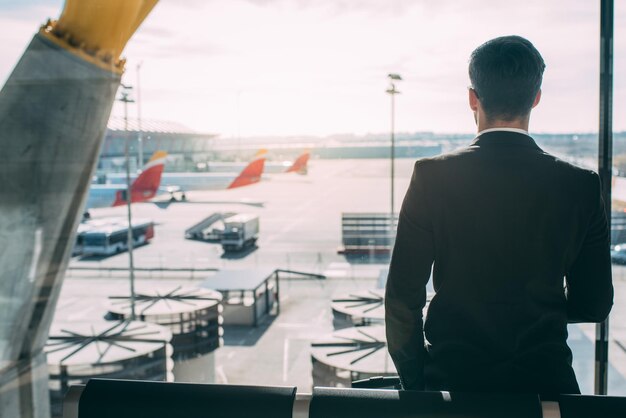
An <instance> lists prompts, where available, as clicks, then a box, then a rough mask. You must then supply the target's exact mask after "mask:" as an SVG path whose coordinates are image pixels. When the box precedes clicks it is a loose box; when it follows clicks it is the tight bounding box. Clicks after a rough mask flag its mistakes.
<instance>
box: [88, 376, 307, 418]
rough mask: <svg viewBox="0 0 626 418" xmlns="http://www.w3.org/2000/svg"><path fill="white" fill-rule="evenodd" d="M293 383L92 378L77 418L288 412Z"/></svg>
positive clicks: (245, 416)
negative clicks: (225, 382) (226, 383)
mask: <svg viewBox="0 0 626 418" xmlns="http://www.w3.org/2000/svg"><path fill="white" fill-rule="evenodd" d="M295 395H296V388H295V387H265V386H234V385H205V384H195V383H194V384H188V383H166V382H145V381H130V380H108V379H92V380H90V381H89V382H88V383H87V386H86V387H85V390H84V391H83V394H82V396H81V398H80V402H79V404H78V411H79V417H80V418H105V417H106V418H170V417H184V418H207V417H210V418H249V417H255V418H257V417H258V418H266V417H267V418H291V416H292V413H293V402H294V399H295Z"/></svg>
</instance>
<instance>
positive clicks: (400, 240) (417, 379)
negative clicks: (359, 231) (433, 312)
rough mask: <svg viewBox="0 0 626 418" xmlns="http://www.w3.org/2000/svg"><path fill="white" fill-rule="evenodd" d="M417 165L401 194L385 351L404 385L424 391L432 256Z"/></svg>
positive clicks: (389, 284)
mask: <svg viewBox="0 0 626 418" xmlns="http://www.w3.org/2000/svg"><path fill="white" fill-rule="evenodd" d="M418 165H419V163H418V164H416V165H415V170H414V172H413V178H412V179H411V184H410V186H409V189H408V191H407V194H406V196H405V197H404V202H403V204H402V209H401V210H400V218H399V221H398V233H397V236H396V243H395V246H394V249H393V256H392V258H391V265H390V268H389V276H388V278H387V288H386V294H385V324H386V327H387V328H386V332H387V345H388V347H389V354H390V355H391V358H392V359H393V362H394V364H395V366H396V369H397V371H398V374H399V375H400V379H401V381H402V386H403V388H404V389H416V390H423V389H424V376H423V369H424V351H425V350H424V333H423V321H422V309H423V308H424V305H425V303H426V283H428V279H429V277H430V270H431V266H432V263H433V260H434V243H433V234H432V224H431V219H430V217H429V216H428V213H427V205H428V201H427V198H426V193H425V192H424V189H423V187H422V184H423V183H422V179H421V178H420V174H419V173H418Z"/></svg>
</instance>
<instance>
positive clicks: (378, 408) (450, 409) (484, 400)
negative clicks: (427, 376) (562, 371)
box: [309, 388, 542, 418]
mask: <svg viewBox="0 0 626 418" xmlns="http://www.w3.org/2000/svg"><path fill="white" fill-rule="evenodd" d="M541 416H542V412H541V402H540V401H539V396H538V395H532V394H522V395H509V394H469V393H447V392H417V391H397V390H376V389H335V388H315V389H314V390H313V398H312V400H311V408H310V415H309V417H310V418H322V417H323V418H352V417H354V418H370V417H371V418H380V417H386V418H444V417H454V418H461V417H462V418H503V417H506V418H541Z"/></svg>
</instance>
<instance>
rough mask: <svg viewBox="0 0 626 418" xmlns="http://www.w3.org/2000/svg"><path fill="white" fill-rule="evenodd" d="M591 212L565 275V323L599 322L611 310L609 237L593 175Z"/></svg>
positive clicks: (597, 182) (597, 179) (597, 181)
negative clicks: (578, 248)
mask: <svg viewBox="0 0 626 418" xmlns="http://www.w3.org/2000/svg"><path fill="white" fill-rule="evenodd" d="M593 177H594V179H593V197H592V198H593V199H594V205H593V212H592V215H591V220H590V222H589V227H588V229H587V234H586V236H585V240H584V242H583V245H582V248H581V249H580V252H579V254H578V256H577V257H576V260H575V261H574V264H573V265H572V267H571V269H570V271H569V272H568V273H567V277H566V281H567V316H568V320H569V322H602V321H604V320H605V319H606V317H607V316H608V315H609V312H610V311H611V307H612V306H613V284H612V277H611V253H610V234H609V227H608V222H607V219H606V213H605V208H604V202H603V200H602V195H601V193H600V190H601V187H600V178H599V177H598V175H597V174H595V173H593Z"/></svg>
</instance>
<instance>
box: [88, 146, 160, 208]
mask: <svg viewBox="0 0 626 418" xmlns="http://www.w3.org/2000/svg"><path fill="white" fill-rule="evenodd" d="M166 157H167V153H166V152H165V151H157V152H155V153H154V154H153V155H152V157H151V158H150V160H149V161H148V162H147V163H146V165H145V166H144V169H143V171H142V172H141V174H139V175H138V176H131V179H132V181H133V183H132V184H131V186H130V195H131V200H130V201H131V203H137V202H146V201H148V200H150V199H152V198H153V197H155V196H156V195H157V193H158V191H159V187H160V185H161V179H162V174H163V167H164V165H165V159H166ZM121 176H123V181H120V182H119V183H117V184H91V186H90V187H89V194H88V195H87V202H86V203H85V212H87V211H88V210H89V209H96V208H106V207H114V206H121V205H125V204H126V187H125V186H124V183H126V175H121Z"/></svg>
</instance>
